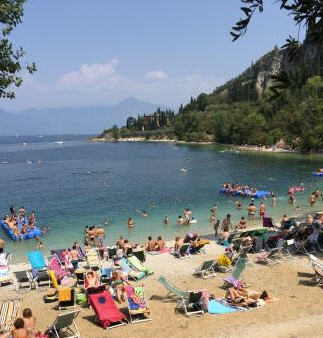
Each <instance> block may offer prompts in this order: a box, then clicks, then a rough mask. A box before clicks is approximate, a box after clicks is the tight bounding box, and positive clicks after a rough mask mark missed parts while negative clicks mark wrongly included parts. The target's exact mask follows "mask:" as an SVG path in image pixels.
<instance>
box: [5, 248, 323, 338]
mask: <svg viewBox="0 0 323 338" xmlns="http://www.w3.org/2000/svg"><path fill="white" fill-rule="evenodd" d="M221 252H223V248H222V247H220V246H218V245H216V244H215V243H214V242H212V243H211V244H210V245H209V246H208V247H207V249H206V254H201V255H196V256H191V257H190V258H185V259H176V258H174V257H173V256H171V255H170V254H162V255H157V256H151V255H147V262H146V265H147V266H148V267H150V268H151V269H153V270H154V271H155V273H154V275H152V276H150V277H148V278H147V279H145V280H144V281H141V282H138V283H140V284H144V286H145V290H146V296H147V298H148V299H150V298H151V297H152V299H151V300H149V305H150V308H151V316H152V319H153V320H152V321H150V322H145V323H139V324H133V325H131V324H129V325H127V326H123V327H118V328H114V329H112V330H109V331H108V332H107V331H105V330H104V329H102V328H101V327H99V326H98V325H97V324H95V323H94V312H93V311H92V310H91V309H84V308H82V309H81V313H80V315H79V317H78V319H77V324H78V327H79V329H80V332H81V337H84V338H100V337H106V336H109V337H112V338H114V337H129V338H130V337H131V338H134V337H135V338H143V337H154V338H164V337H165V338H166V337H175V338H176V337H185V338H189V337H194V338H195V337H205V338H213V337H240V338H241V337H263V338H267V337H268V338H269V337H275V338H277V337H322V336H323V321H322V315H323V300H322V296H323V290H322V289H321V288H319V287H317V286H306V285H303V284H300V283H299V281H300V280H309V279H310V278H309V276H310V275H306V274H312V269H311V267H310V264H309V262H308V260H307V259H306V258H305V257H295V258H293V259H291V260H286V261H283V262H281V263H279V264H276V265H273V266H264V265H259V264H255V263H253V261H254V259H255V257H254V255H250V256H249V260H250V264H248V266H247V268H246V270H245V272H244V274H243V278H244V280H246V281H247V282H248V283H249V284H250V288H251V289H253V290H258V291H262V290H264V289H265V290H267V291H268V292H269V294H271V295H272V296H274V297H276V298H278V300H277V301H275V302H273V303H269V304H267V305H266V306H264V307H262V308H258V309H253V310H250V311H246V312H238V313H233V314H226V315H209V314H205V315H204V316H202V317H193V318H187V317H185V316H184V315H183V314H180V313H175V312H174V308H175V303H174V302H166V301H165V298H164V297H165V295H166V294H167V292H166V290H165V289H164V288H163V286H162V285H160V284H159V282H158V281H157V279H158V277H159V276H160V275H163V276H165V277H166V278H167V279H169V280H170V281H171V282H173V283H174V284H175V285H176V286H178V287H179V288H182V289H185V290H197V289H207V290H208V291H209V292H210V293H212V294H214V295H215V296H216V297H223V296H224V293H225V291H224V290H223V289H222V288H220V287H221V285H222V284H223V278H224V277H225V276H227V275H228V274H221V273H218V274H217V276H216V277H214V278H209V279H201V278H197V277H194V276H192V272H193V270H194V269H195V268H196V267H198V266H199V264H201V263H202V262H203V261H204V260H207V259H214V258H215V257H216V256H217V255H218V254H219V253H221ZM299 273H301V274H303V276H299V275H298V274H299ZM134 284H135V283H134ZM0 290H1V298H2V299H4V298H6V297H8V296H10V295H11V294H14V292H13V291H11V292H10V291H8V292H5V289H3V288H2V289H0ZM7 290H9V289H7ZM45 292H46V291H45V290H44V291H40V290H35V291H32V292H29V293H26V294H23V295H22V296H23V308H24V307H31V308H32V310H33V312H34V314H35V316H36V317H37V327H38V328H39V329H41V330H45V329H46V327H47V326H48V325H49V324H51V323H52V322H53V320H54V318H55V317H56V315H57V313H58V311H57V310H55V309H54V306H55V303H54V304H44V303H43V301H42V296H43V295H44V294H45ZM124 307H125V305H121V308H124Z"/></svg>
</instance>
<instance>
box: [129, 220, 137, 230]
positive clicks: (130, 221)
mask: <svg viewBox="0 0 323 338" xmlns="http://www.w3.org/2000/svg"><path fill="white" fill-rule="evenodd" d="M135 225H136V223H135V222H134V220H133V219H132V218H131V217H129V218H128V228H134V227H135Z"/></svg>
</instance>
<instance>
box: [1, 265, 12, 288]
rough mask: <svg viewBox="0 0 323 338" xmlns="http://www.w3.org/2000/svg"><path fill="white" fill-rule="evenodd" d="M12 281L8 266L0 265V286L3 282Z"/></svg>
mask: <svg viewBox="0 0 323 338" xmlns="http://www.w3.org/2000/svg"><path fill="white" fill-rule="evenodd" d="M11 282H12V277H11V274H10V270H9V266H8V265H3V266H0V286H2V285H3V284H9V283H11Z"/></svg>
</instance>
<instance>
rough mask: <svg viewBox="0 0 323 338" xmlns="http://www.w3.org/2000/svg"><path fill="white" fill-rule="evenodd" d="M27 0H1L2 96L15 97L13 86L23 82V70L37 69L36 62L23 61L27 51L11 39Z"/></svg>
mask: <svg viewBox="0 0 323 338" xmlns="http://www.w3.org/2000/svg"><path fill="white" fill-rule="evenodd" d="M25 1H26V0H0V98H8V99H13V98H14V97H15V92H14V89H13V88H12V87H19V86H20V85H21V84H22V82H23V80H22V77H21V72H22V71H23V70H27V71H28V72H29V73H33V72H34V71H36V65H35V64H34V63H32V64H24V63H23V58H24V56H25V51H24V50H23V49H22V48H21V47H15V46H14V45H13V43H12V42H11V41H10V40H9V35H10V33H11V32H12V30H13V29H14V28H15V27H16V26H17V25H18V24H20V23H22V18H23V15H24V9H23V5H24V3H25Z"/></svg>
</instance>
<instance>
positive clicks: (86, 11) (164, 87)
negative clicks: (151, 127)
mask: <svg viewBox="0 0 323 338" xmlns="http://www.w3.org/2000/svg"><path fill="white" fill-rule="evenodd" d="M265 2H266V7H265V13H264V14H263V15H258V16H257V17H256V18H255V20H254V21H253V22H252V24H251V26H250V29H249V32H248V34H247V35H246V36H245V37H244V38H243V39H241V40H240V41H238V42H235V43H232V42H231V39H230V36H229V32H230V28H231V26H232V24H234V23H235V22H236V21H237V19H239V17H240V16H241V13H240V10H239V8H240V1H238V0H200V1H197V0H163V1H151V0H150V1H148V0H138V1H134V0H123V1H112V0H111V1H107V0H95V1H85V0H68V1H66V0H64V1H63V0H55V1H44V0H29V1H28V2H27V4H26V8H25V16H24V22H23V24H21V25H20V26H19V27H17V28H16V30H15V31H14V33H13V34H12V39H13V40H14V42H15V43H16V44H17V45H21V46H23V47H24V49H25V50H26V51H27V60H29V61H35V62H36V63H37V66H38V72H37V73H35V74H34V75H33V76H31V77H30V76H26V77H25V78H26V79H25V82H24V85H23V87H22V88H21V89H19V90H18V91H17V98H16V99H15V100H14V101H2V102H1V103H2V104H1V105H2V107H3V108H5V109H7V110H17V109H25V108H31V107H38V108H39V107H57V106H84V105H96V104H100V105H101V104H112V103H116V102H118V101H120V100H122V99H125V98H127V97H130V96H132V97H136V98H138V99H142V100H146V101H149V102H153V103H160V104H166V105H177V104H179V103H182V102H186V101H187V100H188V99H189V97H190V96H195V95H197V94H199V93H200V92H201V91H205V92H209V91H212V89H214V88H215V87H216V86H218V85H220V84H222V83H224V82H225V81H226V80H228V79H230V78H232V77H234V76H236V75H238V74H239V73H240V72H241V71H243V70H244V69H245V68H246V67H247V66H249V65H250V64H251V62H252V61H253V60H256V59H257V58H259V57H260V56H262V55H263V54H264V53H266V52H268V51H269V50H271V49H272V48H273V46H274V45H275V44H277V45H279V46H280V45H282V44H283V43H284V40H285V38H286V37H287V36H288V35H289V34H297V27H295V26H294V24H293V22H292V19H291V18H290V17H288V16H287V15H286V13H284V12H281V11H280V10H279V6H278V4H277V3H275V2H276V1H275V0H268V1H265Z"/></svg>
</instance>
